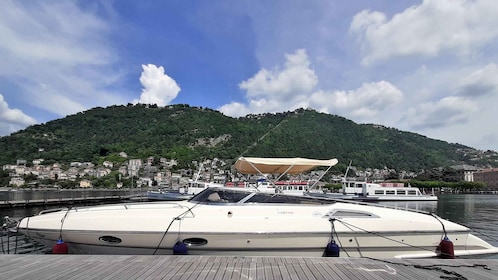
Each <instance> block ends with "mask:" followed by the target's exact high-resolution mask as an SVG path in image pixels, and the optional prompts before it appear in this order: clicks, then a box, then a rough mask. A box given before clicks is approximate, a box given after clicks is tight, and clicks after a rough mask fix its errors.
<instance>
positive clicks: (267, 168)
mask: <svg viewBox="0 0 498 280" xmlns="http://www.w3.org/2000/svg"><path fill="white" fill-rule="evenodd" d="M337 162H338V161H337V159H335V158H334V159H327V160H321V159H307V158H257V157H240V158H238V159H237V161H236V162H235V165H234V167H235V169H237V170H238V171H239V172H240V173H243V174H260V173H265V174H286V173H287V174H300V173H303V172H306V171H308V170H310V169H313V168H316V167H319V166H328V167H329V168H330V167H332V166H334V165H336V164H337Z"/></svg>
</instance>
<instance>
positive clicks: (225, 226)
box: [18, 188, 498, 258]
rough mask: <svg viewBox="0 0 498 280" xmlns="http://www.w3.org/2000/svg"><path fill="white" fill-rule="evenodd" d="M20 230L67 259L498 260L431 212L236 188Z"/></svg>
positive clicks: (46, 218) (95, 210) (90, 210)
mask: <svg viewBox="0 0 498 280" xmlns="http://www.w3.org/2000/svg"><path fill="white" fill-rule="evenodd" d="M214 193H216V194H217V196H218V198H219V199H220V200H218V201H214V200H213V198H212V196H213V194H214ZM223 199H225V201H223ZM312 203H323V204H312ZM18 229H19V231H20V232H22V233H24V234H26V235H27V236H28V237H30V238H33V239H35V240H37V241H40V242H43V243H45V244H47V245H49V246H51V245H53V244H54V243H55V242H56V241H57V240H58V239H59V238H62V239H63V240H64V241H65V242H66V243H67V244H68V245H69V248H70V252H71V253H85V254H172V253H173V247H174V245H175V243H176V242H177V241H181V242H183V243H184V244H186V245H187V248H188V253H189V254H201V255H239V256H265V255H272V256H278V255H285V256H291V255H294V256H323V255H324V251H325V249H326V247H327V244H329V243H330V241H331V239H334V240H335V241H336V242H337V244H339V245H340V247H341V256H343V257H374V258H404V257H410V258H416V257H424V258H425V257H435V256H437V252H436V249H437V246H438V244H439V243H440V241H441V239H442V238H443V237H444V236H445V235H447V236H448V237H449V238H450V239H451V240H452V242H453V243H454V248H455V252H454V253H455V255H456V256H476V255H483V254H496V253H498V248H496V247H493V246H491V245H490V244H488V243H487V242H485V241H483V240H481V239H480V238H477V237H476V236H474V235H472V234H471V233H470V230H469V229H468V228H466V227H464V226H461V225H458V224H456V223H453V222H450V221H446V220H443V219H441V218H439V217H437V216H434V215H431V214H428V213H418V212H413V211H405V210H397V209H390V208H386V207H379V206H372V205H360V204H357V203H353V202H350V203H346V202H334V201H330V200H318V199H315V198H310V197H303V196H288V195H275V194H265V193H261V192H249V191H248V190H240V189H234V188H208V189H206V190H205V191H203V192H202V193H200V194H198V195H197V196H195V197H194V198H193V199H192V200H190V201H179V202H158V203H131V204H117V205H103V206H95V207H83V208H74V209H64V210H60V211H55V212H49V213H42V214H41V215H37V216H33V217H28V218H24V219H23V220H21V221H20V223H19V225H18Z"/></svg>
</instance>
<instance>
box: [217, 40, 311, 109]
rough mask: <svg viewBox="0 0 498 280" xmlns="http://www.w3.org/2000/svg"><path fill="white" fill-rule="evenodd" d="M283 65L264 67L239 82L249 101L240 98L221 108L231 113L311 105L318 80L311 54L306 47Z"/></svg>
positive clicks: (290, 55) (287, 56)
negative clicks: (311, 64) (312, 66)
mask: <svg viewBox="0 0 498 280" xmlns="http://www.w3.org/2000/svg"><path fill="white" fill-rule="evenodd" d="M285 58H286V62H285V65H284V67H283V68H282V69H279V68H275V69H273V70H267V69H261V70H260V71H259V72H258V73H256V74H255V75H254V76H253V77H252V78H250V79H248V80H246V81H243V82H241V83H240V84H239V88H240V89H243V90H245V91H246V92H247V94H246V96H245V97H246V100H247V103H248V104H247V105H243V104H242V103H239V102H233V103H230V104H226V105H223V106H221V107H220V108H218V110H220V111H221V112H223V113H225V114H227V115H231V116H242V115H243V114H245V113H247V112H251V113H254V114H257V113H265V112H282V111H287V110H293V109H297V108H300V107H307V106H308V100H307V99H308V96H309V95H310V94H311V93H312V91H313V90H314V88H315V87H316V85H317V84H318V78H317V76H316V75H315V72H314V71H313V70H312V69H311V68H310V62H309V59H308V55H307V54H306V51H305V50H304V49H299V50H297V51H295V52H294V53H293V54H286V55H285Z"/></svg>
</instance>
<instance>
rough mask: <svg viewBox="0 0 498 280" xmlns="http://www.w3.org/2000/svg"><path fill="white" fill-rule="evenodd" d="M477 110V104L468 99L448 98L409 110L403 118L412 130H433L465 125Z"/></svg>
mask: <svg viewBox="0 0 498 280" xmlns="http://www.w3.org/2000/svg"><path fill="white" fill-rule="evenodd" d="M477 109H478V106H477V104H476V103H475V102H473V101H471V100H469V99H466V98H463V97H457V96H449V97H444V98H442V99H440V100H438V101H437V102H427V103H424V104H420V105H418V106H416V107H414V108H410V109H409V110H408V111H407V114H406V116H405V118H406V121H407V122H408V123H409V125H410V126H411V127H412V128H414V129H435V128H441V127H450V126H455V125H459V124H465V123H467V122H468V121H469V113H472V112H475V111H477Z"/></svg>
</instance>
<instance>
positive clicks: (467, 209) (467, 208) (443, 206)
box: [380, 194, 498, 259]
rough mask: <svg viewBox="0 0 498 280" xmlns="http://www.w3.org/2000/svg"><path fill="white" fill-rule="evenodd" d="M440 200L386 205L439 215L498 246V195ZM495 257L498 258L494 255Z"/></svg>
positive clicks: (461, 195) (456, 195)
mask: <svg viewBox="0 0 498 280" xmlns="http://www.w3.org/2000/svg"><path fill="white" fill-rule="evenodd" d="M438 199H439V200H438V201H437V202H436V201H433V202H431V201H427V202H382V203H380V204H384V205H390V206H395V207H397V208H401V209H416V210H421V211H426V212H431V213H435V214H437V215H438V216H440V217H442V218H444V219H447V220H450V221H452V222H455V223H458V224H461V225H464V226H466V227H468V228H470V229H471V230H472V231H473V234H474V235H476V236H479V237H480V238H482V239H483V240H485V241H487V242H489V243H490V244H492V245H493V246H497V247H498V215H496V211H497V210H498V195H485V194H446V195H439V196H438ZM492 258H495V259H496V258H498V256H493V257H492Z"/></svg>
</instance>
